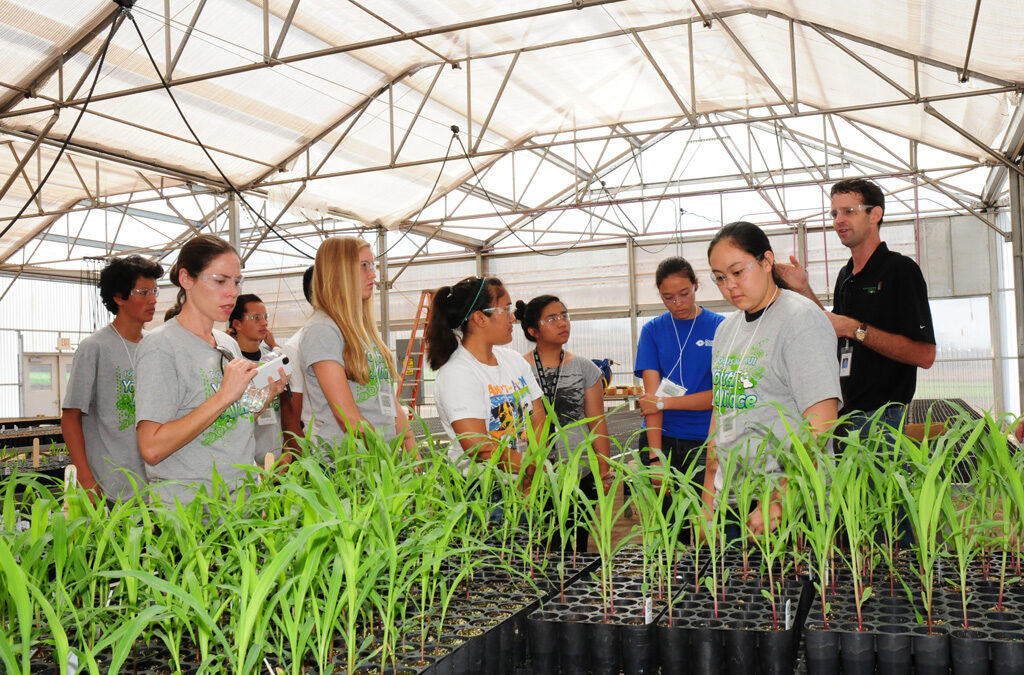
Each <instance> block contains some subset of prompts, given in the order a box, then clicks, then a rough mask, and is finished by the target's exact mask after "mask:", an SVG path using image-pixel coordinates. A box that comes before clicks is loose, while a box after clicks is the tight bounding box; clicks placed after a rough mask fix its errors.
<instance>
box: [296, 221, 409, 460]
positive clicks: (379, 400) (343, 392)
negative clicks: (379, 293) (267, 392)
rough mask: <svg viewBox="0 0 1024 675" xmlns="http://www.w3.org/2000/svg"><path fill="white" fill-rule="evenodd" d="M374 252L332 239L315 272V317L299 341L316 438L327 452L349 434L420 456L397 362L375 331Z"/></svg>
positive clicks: (346, 240)
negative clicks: (373, 437) (372, 436)
mask: <svg viewBox="0 0 1024 675" xmlns="http://www.w3.org/2000/svg"><path fill="white" fill-rule="evenodd" d="M376 278H377V275H376V272H375V271H374V259H373V251H372V250H371V249H370V245H369V244H368V243H366V242H365V241H363V240H362V239H358V238H356V237H330V238H328V239H327V240H326V241H324V243H323V244H321V245H320V249H319V250H318V251H317V254H316V262H315V263H314V266H313V282H312V294H313V309H314V312H313V315H312V316H310V317H309V320H308V321H306V324H305V326H304V327H303V329H302V337H301V338H300V340H299V349H298V351H299V360H300V362H301V363H302V367H303V368H304V371H305V372H304V375H305V389H306V391H305V399H306V400H308V402H309V406H310V411H311V413H312V422H311V424H312V427H313V435H314V436H318V437H319V438H320V439H321V440H322V441H323V442H325V443H328V444H333V443H336V442H337V441H340V440H341V439H342V438H344V437H345V436H346V435H347V434H349V433H353V432H354V433H365V432H371V431H372V432H376V433H377V434H379V435H380V437H381V438H383V439H384V440H385V441H387V442H391V440H392V439H394V438H395V437H396V436H397V437H400V438H401V443H402V445H404V447H405V449H406V450H407V451H408V452H409V453H411V454H414V453H415V439H414V438H413V435H412V430H411V429H410V427H409V418H408V414H407V413H406V410H405V408H403V407H402V404H401V403H399V401H398V396H397V391H396V383H397V381H398V378H397V377H396V372H395V358H394V355H393V354H392V353H391V350H390V349H388V346H387V344H385V342H384V340H383V339H382V338H381V336H380V333H379V332H378V331H377V320H376V318H375V316H374V312H373V286H374V281H375V280H376Z"/></svg>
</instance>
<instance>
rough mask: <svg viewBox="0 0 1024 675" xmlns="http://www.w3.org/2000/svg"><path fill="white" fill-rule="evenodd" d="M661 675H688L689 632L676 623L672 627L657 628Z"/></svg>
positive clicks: (660, 626) (689, 659)
mask: <svg viewBox="0 0 1024 675" xmlns="http://www.w3.org/2000/svg"><path fill="white" fill-rule="evenodd" d="M658 653H659V654H660V656H661V675H690V661H691V658H690V630H689V629H688V628H685V627H683V626H680V625H679V623H678V621H677V622H676V623H675V625H673V626H672V627H669V626H668V625H659V626H658Z"/></svg>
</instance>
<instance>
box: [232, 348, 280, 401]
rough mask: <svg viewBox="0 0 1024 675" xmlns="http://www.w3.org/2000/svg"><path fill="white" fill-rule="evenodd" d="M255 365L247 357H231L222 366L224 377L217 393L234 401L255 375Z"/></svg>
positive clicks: (243, 391) (239, 396)
mask: <svg viewBox="0 0 1024 675" xmlns="http://www.w3.org/2000/svg"><path fill="white" fill-rule="evenodd" d="M256 367H257V366H256V364H255V363H254V362H252V361H250V360H249V359H243V358H236V359H231V361H230V362H229V363H228V364H227V365H225V366H224V378H223V379H222V380H221V382H220V388H219V389H218V390H217V393H218V394H221V395H222V396H225V397H227V399H228V402H229V403H234V402H235V401H237V400H238V399H240V398H242V394H244V393H245V389H246V387H248V386H249V382H251V381H252V378H254V377H256ZM282 388H283V387H282ZM278 393H280V392H278Z"/></svg>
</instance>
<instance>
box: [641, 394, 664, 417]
mask: <svg viewBox="0 0 1024 675" xmlns="http://www.w3.org/2000/svg"><path fill="white" fill-rule="evenodd" d="M658 398H659V397H658V396H655V395H654V394H644V395H643V396H641V397H640V398H638V399H637V401H636V402H637V403H638V404H639V407H638V408H637V410H639V411H640V414H641V415H644V416H646V415H653V414H655V413H659V412H662V411H661V410H658Z"/></svg>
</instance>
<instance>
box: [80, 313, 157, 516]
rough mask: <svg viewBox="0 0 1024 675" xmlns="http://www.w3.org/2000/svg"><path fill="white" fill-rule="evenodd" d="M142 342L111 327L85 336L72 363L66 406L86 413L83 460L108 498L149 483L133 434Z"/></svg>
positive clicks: (117, 496)
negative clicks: (131, 338)
mask: <svg viewBox="0 0 1024 675" xmlns="http://www.w3.org/2000/svg"><path fill="white" fill-rule="evenodd" d="M138 348H139V345H138V344H136V343H134V342H129V341H128V340H123V339H122V338H121V336H120V335H118V333H117V332H116V331H115V330H114V327H113V326H111V325H107V326H106V327H104V328H101V329H99V330H98V331H96V332H95V333H93V334H92V335H90V336H89V337H87V338H85V339H84V340H82V342H81V343H80V344H79V345H78V350H77V351H76V352H75V359H74V361H72V363H71V377H70V379H69V380H68V392H67V394H66V395H65V396H64V403H63V405H62V407H63V408H74V409H77V410H81V411H82V434H83V435H84V436H85V458H86V461H88V462H89V469H90V470H91V471H92V474H93V476H95V477H96V482H97V483H99V485H100V488H102V490H103V494H104V495H106V497H107V498H108V499H118V498H127V497H129V496H130V495H131V494H132V483H131V480H130V479H129V478H128V476H126V475H125V473H124V472H123V471H121V469H124V470H126V471H130V472H131V473H132V474H133V475H134V479H135V481H136V483H137V484H139V485H140V486H143V485H145V484H146V470H145V463H144V462H143V461H142V456H141V455H139V444H138V440H137V437H136V436H135V362H136V361H137V358H136V350H138Z"/></svg>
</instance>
